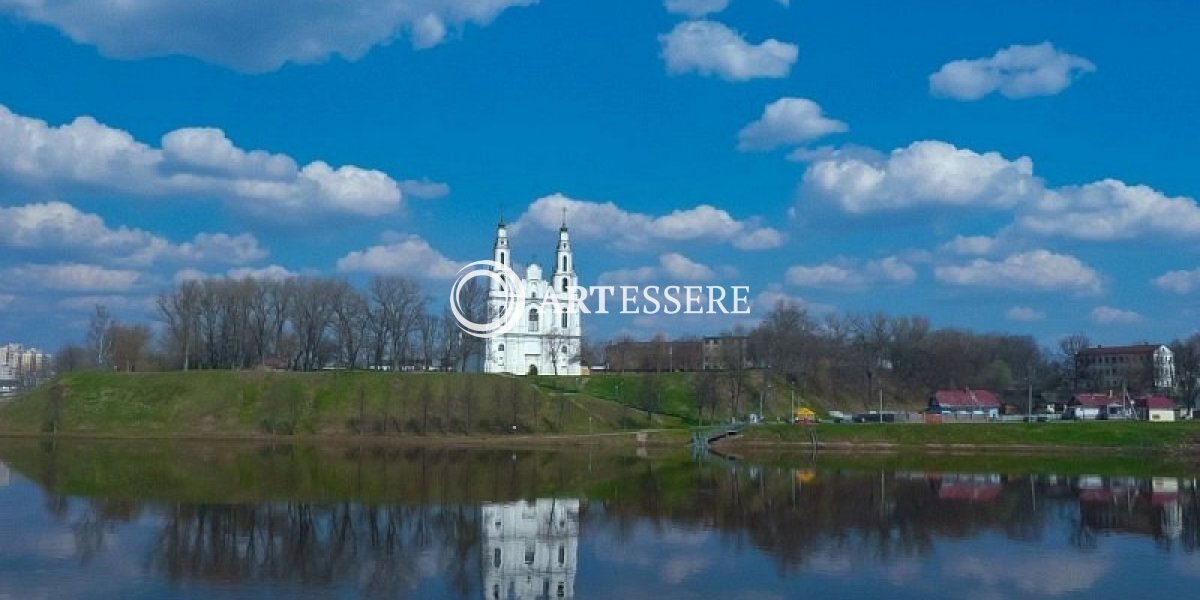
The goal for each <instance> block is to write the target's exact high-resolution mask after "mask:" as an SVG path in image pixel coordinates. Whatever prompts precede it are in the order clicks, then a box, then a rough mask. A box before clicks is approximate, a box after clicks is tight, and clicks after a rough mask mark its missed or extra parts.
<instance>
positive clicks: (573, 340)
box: [483, 215, 582, 375]
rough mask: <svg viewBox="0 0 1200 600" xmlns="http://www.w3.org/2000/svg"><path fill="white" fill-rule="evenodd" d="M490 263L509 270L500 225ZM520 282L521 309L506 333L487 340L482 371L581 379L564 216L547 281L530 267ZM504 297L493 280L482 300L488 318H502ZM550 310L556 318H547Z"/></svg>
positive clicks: (505, 235)
mask: <svg viewBox="0 0 1200 600" xmlns="http://www.w3.org/2000/svg"><path fill="white" fill-rule="evenodd" d="M492 260H494V261H496V262H498V263H500V264H502V265H504V266H506V267H508V268H510V269H511V268H512V252H511V250H510V249H509V247H508V228H507V226H505V224H504V221H503V220H501V221H500V224H499V225H497V226H496V244H495V246H494V247H493V249H492ZM522 281H523V282H524V284H525V296H526V298H525V302H526V304H525V310H524V311H523V313H522V314H521V315H520V316H519V317H518V320H517V323H516V326H515V327H513V328H512V329H511V330H510V331H509V332H508V333H505V334H503V335H500V336H497V337H493V338H488V339H487V340H486V342H485V344H484V354H483V371H484V372H485V373H512V374H515V375H526V374H528V373H530V372H532V371H533V370H535V369H536V370H537V373H538V374H539V375H579V374H581V368H580V362H579V350H580V344H581V342H582V337H581V336H582V330H581V328H580V322H579V321H580V312H579V311H578V310H568V306H570V304H569V303H568V299H569V297H570V293H571V290H572V289H574V287H575V286H577V285H578V284H579V279H578V277H577V276H576V275H575V259H574V257H573V256H572V254H571V237H570V233H569V232H568V231H567V222H566V217H565V215H564V217H563V224H562V227H561V228H559V230H558V247H557V248H556V249H555V251H554V274H553V275H552V276H551V277H550V279H548V280H547V279H543V278H542V268H541V267H540V266H538V265H536V264H531V265H529V267H528V268H527V269H526V271H525V278H524V279H523V280H522ZM505 296H506V294H505V291H504V290H503V289H502V287H501V284H500V283H498V282H496V281H492V283H491V287H490V289H489V290H488V300H487V314H488V315H489V317H492V318H495V317H496V316H497V315H500V314H503V311H504V309H505V304H506V302H505ZM551 300H553V302H551ZM554 307H557V308H554ZM555 310H556V311H557V312H558V314H546V313H549V312H552V311H555Z"/></svg>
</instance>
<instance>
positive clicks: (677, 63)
mask: <svg viewBox="0 0 1200 600" xmlns="http://www.w3.org/2000/svg"><path fill="white" fill-rule="evenodd" d="M658 40H659V43H660V44H661V45H662V57H663V60H665V61H666V63H667V72H669V73H672V74H680V73H691V72H696V73H699V74H701V75H706V76H707V75H716V76H718V77H720V78H722V79H725V80H726V81H746V80H749V79H758V78H775V79H778V78H782V77H787V74H788V71H790V70H791V68H792V63H794V62H796V57H797V56H798V54H799V50H798V49H797V48H796V46H795V45H794V44H788V43H784V42H780V41H778V40H774V39H768V40H766V41H764V42H762V43H760V44H751V43H749V42H747V41H746V40H745V38H743V37H742V36H741V34H739V33H738V32H736V31H734V30H732V29H730V28H728V27H726V26H725V25H722V24H720V23H716V22H713V21H685V22H683V23H680V24H679V25H676V26H675V28H674V29H672V30H671V32H670V33H666V34H664V35H660V36H658Z"/></svg>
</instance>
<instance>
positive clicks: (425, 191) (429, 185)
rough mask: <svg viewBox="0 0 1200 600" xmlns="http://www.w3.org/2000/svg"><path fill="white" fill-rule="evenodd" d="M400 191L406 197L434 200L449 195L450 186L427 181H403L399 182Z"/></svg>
mask: <svg viewBox="0 0 1200 600" xmlns="http://www.w3.org/2000/svg"><path fill="white" fill-rule="evenodd" d="M400 191H402V192H404V195H405V196H407V197H411V198H420V199H422V200H436V199H438V198H445V197H446V196H448V195H450V186H449V185H447V184H445V183H442V182H440V181H430V180H429V179H405V180H404V181H401V182H400Z"/></svg>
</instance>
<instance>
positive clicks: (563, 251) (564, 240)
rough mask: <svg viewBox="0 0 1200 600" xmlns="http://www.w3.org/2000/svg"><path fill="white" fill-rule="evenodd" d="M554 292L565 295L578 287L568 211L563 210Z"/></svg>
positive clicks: (555, 267) (556, 254) (559, 229)
mask: <svg viewBox="0 0 1200 600" xmlns="http://www.w3.org/2000/svg"><path fill="white" fill-rule="evenodd" d="M551 281H552V282H554V291H555V292H558V293H559V294H565V293H566V292H567V290H569V289H570V288H571V287H573V286H575V285H577V283H578V278H577V277H576V276H575V257H574V256H572V255H571V233H570V231H569V230H568V229H567V209H565V208H564V209H563V220H562V227H559V228H558V247H557V248H556V249H555V251H554V277H553V278H551Z"/></svg>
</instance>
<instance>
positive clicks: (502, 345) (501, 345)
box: [496, 344, 504, 352]
mask: <svg viewBox="0 0 1200 600" xmlns="http://www.w3.org/2000/svg"><path fill="white" fill-rule="evenodd" d="M496 352H504V344H500V345H499V346H496Z"/></svg>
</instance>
